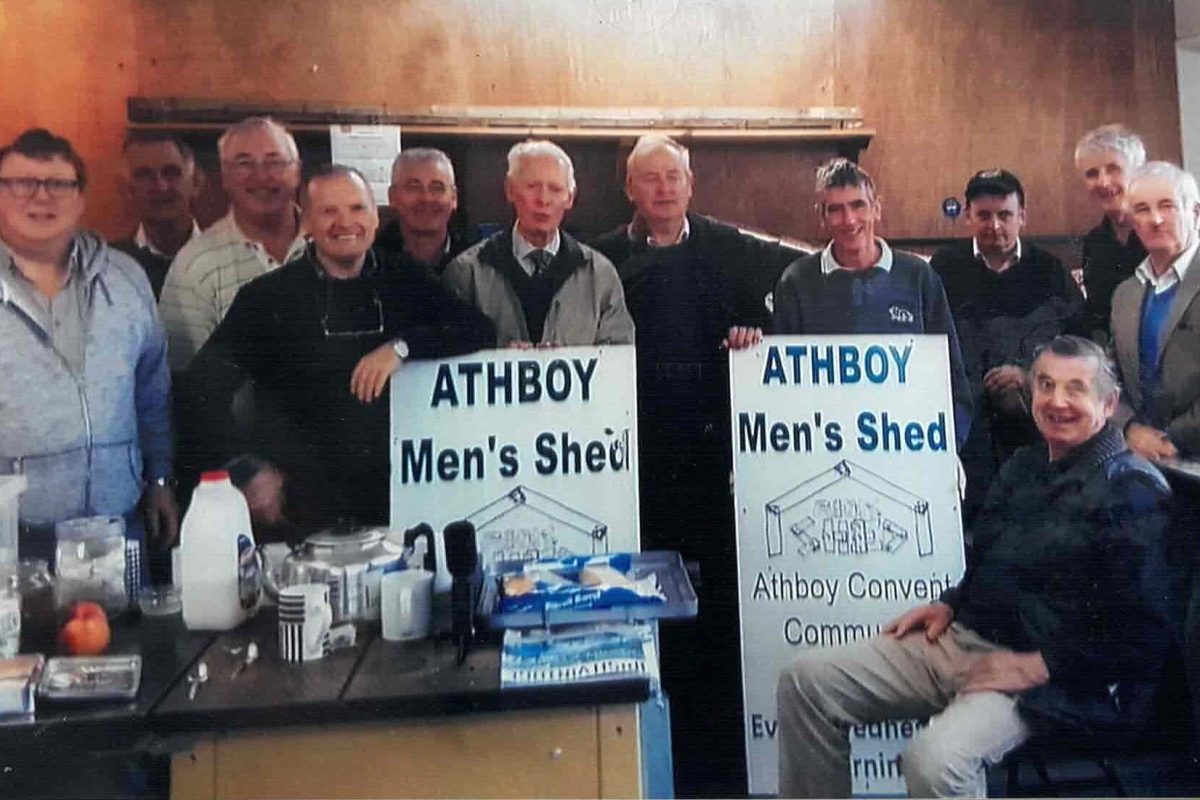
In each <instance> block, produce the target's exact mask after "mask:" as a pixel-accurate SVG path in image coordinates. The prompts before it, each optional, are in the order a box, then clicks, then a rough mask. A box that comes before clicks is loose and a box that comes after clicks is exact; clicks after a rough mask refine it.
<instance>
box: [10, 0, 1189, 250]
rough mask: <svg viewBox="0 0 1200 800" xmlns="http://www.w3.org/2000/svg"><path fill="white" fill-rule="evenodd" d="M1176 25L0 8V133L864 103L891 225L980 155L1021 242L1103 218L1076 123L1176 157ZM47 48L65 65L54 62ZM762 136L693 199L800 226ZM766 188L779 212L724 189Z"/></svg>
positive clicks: (935, 225) (801, 172)
mask: <svg viewBox="0 0 1200 800" xmlns="http://www.w3.org/2000/svg"><path fill="white" fill-rule="evenodd" d="M1172 25H1173V14H1172V5H1171V3H1170V2H1169V0H1125V1H1124V2H1120V3H1114V2H1110V0H1005V2H996V0H791V1H790V2H789V1H788V0H691V1H690V2H680V0H572V1H571V2H561V1H560V0H339V2H336V3H328V2H317V1H316V0H258V2H254V3H246V2H243V0H171V2H163V1H162V0H91V2H88V3H78V2H69V0H25V2H21V3H4V4H3V6H0V31H2V32H3V37H4V40H5V41H4V47H3V48H0V66H4V67H6V68H7V69H6V70H5V72H4V74H6V75H14V74H18V75H22V81H21V83H20V85H18V86H15V87H14V85H13V84H12V83H11V82H6V85H5V88H4V89H3V90H0V91H2V92H3V100H2V101H0V103H2V105H0V110H2V111H5V112H6V113H5V114H4V115H3V117H0V120H2V121H0V132H2V131H8V132H15V130H16V129H18V128H20V127H24V126H25V125H26V124H29V123H32V122H36V121H38V120H39V119H40V120H46V121H48V123H50V124H57V125H58V126H59V127H60V128H63V129H64V130H65V131H66V132H67V133H69V134H72V133H73V134H74V135H75V138H78V139H80V143H81V146H83V147H84V150H85V154H87V155H88V156H89V157H90V159H91V160H92V161H93V162H98V160H100V159H103V157H104V156H107V155H109V154H110V153H111V152H112V150H113V149H114V148H115V145H116V144H117V143H118V142H119V140H120V136H121V130H120V122H119V120H120V111H119V104H120V101H121V100H123V98H124V96H125V95H126V94H130V93H138V94H142V95H150V96H163V95H175V96H187V97H195V98H225V99H230V100H241V101H255V100H258V101H268V102H273V103H293V102H294V103H300V102H304V101H320V102H339V103H344V104H347V105H364V106H387V107H391V108H411V107H420V106H428V105H437V104H441V105H455V104H459V105H462V104H472V105H493V104H499V105H532V106H536V105H548V106H559V105H564V106H589V105H592V106H594V105H608V106H636V105H655V106H675V107H687V106H714V105H748V106H810V105H857V106H860V107H861V108H862V109H863V111H864V114H865V117H866V121H867V124H868V125H869V126H871V127H873V128H876V129H877V130H878V132H879V133H878V136H877V137H876V139H875V140H874V142H873V144H872V145H871V147H870V149H869V150H868V151H867V152H866V153H865V154H864V162H865V163H866V164H867V166H868V167H870V168H871V169H872V170H873V171H874V172H875V173H876V175H877V177H878V179H879V183H880V186H881V192H882V194H883V195H884V199H885V208H884V225H883V230H884V232H885V233H887V234H888V235H890V236H893V237H898V238H911V237H940V236H948V235H954V234H956V233H957V232H959V230H960V229H959V228H957V227H955V226H953V225H952V224H951V223H949V222H947V221H945V220H943V219H942V218H941V215H940V213H939V207H940V202H941V199H942V198H943V197H946V196H949V195H958V194H960V193H961V191H962V186H963V183H964V182H965V178H966V177H967V175H969V174H970V172H972V171H974V170H976V169H981V168H984V167H989V166H996V165H1003V166H1006V167H1009V168H1011V169H1013V170H1014V171H1017V172H1018V173H1019V174H1020V175H1021V176H1022V178H1023V179H1024V180H1025V182H1026V183H1027V185H1028V187H1029V195H1030V202H1031V225H1030V229H1031V233H1034V234H1046V235H1052V234H1065V233H1073V232H1078V231H1080V230H1083V229H1085V228H1086V227H1088V226H1089V224H1090V223H1091V222H1092V218H1093V217H1094V216H1095V214H1094V212H1093V211H1092V210H1091V208H1090V207H1089V206H1088V205H1087V201H1086V198H1085V197H1084V196H1083V193H1082V191H1081V190H1080V188H1079V187H1078V185H1077V184H1078V182H1077V179H1076V178H1075V176H1074V175H1073V170H1072V164H1071V152H1070V151H1071V145H1072V144H1073V142H1074V140H1075V139H1076V137H1078V135H1079V134H1080V133H1082V132H1083V131H1084V130H1086V129H1087V128H1088V127H1091V126H1093V125H1096V124H1100V123H1103V122H1110V121H1124V122H1127V123H1129V124H1131V125H1133V126H1134V127H1135V128H1137V129H1139V130H1140V131H1141V132H1142V133H1143V134H1144V135H1145V137H1146V139H1147V141H1148V144H1149V146H1150V149H1151V152H1152V153H1153V154H1154V155H1157V156H1159V157H1165V158H1168V159H1177V158H1178V157H1179V154H1180V141H1179V109H1178V99H1177V93H1176V86H1175V62H1174V48H1173V36H1172V33H1171V32H1172ZM131 27H132V30H131ZM64 40H65V41H64ZM47 41H55V42H60V41H61V42H63V44H62V45H61V46H58V47H56V48H55V52H68V53H70V54H71V57H70V58H57V57H50V56H48V55H46V53H47V52H48V51H47V50H46V49H44V43H45V42H47ZM26 76H29V77H28V78H26ZM26 87H28V88H26ZM766 150H767V151H772V152H775V153H777V154H778V155H779V156H780V158H781V159H784V163H783V165H782V166H780V167H779V168H776V169H772V168H769V167H768V168H766V169H763V168H762V166H761V163H760V162H759V161H758V160H757V159H758V156H748V157H747V158H748V159H749V162H750V163H751V168H749V169H747V170H741V169H737V168H725V169H721V171H720V172H719V175H720V178H719V179H717V180H714V177H715V176H714V175H706V174H703V173H700V174H698V176H697V177H698V181H699V186H700V187H705V188H704V191H701V190H700V189H698V198H697V206H698V207H701V208H705V207H706V206H707V210H711V211H714V212H716V213H722V212H723V210H724V209H725V208H726V207H729V206H731V207H732V210H733V211H734V212H736V213H738V214H742V213H746V214H753V215H754V216H753V218H738V217H734V221H737V222H741V223H743V224H747V225H754V226H757V227H764V228H772V227H776V226H779V225H786V226H787V227H785V228H783V229H779V230H778V232H779V233H788V234H791V235H795V236H804V235H808V234H810V233H811V223H804V224H802V223H801V222H800V220H801V217H797V216H796V215H795V214H794V213H793V212H792V208H791V207H792V205H793V201H794V200H796V199H800V200H801V201H802V202H801V203H800V205H807V199H810V198H807V193H808V192H809V191H810V190H809V188H808V185H809V184H810V182H811V175H810V174H806V173H807V172H808V169H809V166H810V165H809V164H807V163H804V164H801V163H798V162H797V160H796V158H795V157H788V156H786V155H784V154H783V153H782V152H781V151H780V150H778V149H776V148H775V146H773V145H772V146H770V147H768V148H766ZM729 158H730V157H729V156H724V157H722V158H721V159H718V162H717V163H718V164H724V165H726V166H727V167H728V165H729V164H731V163H732V162H730V161H729ZM699 161H704V164H703V166H704V167H705V168H706V169H707V168H709V167H710V162H709V161H708V159H707V158H704V159H698V162H699ZM609 166H611V164H609ZM698 166H700V164H699V163H698ZM607 169H608V166H604V167H603V168H602V169H601V170H600V174H599V175H602V174H604V173H605V171H606V170H607ZM98 171H99V172H100V173H101V175H100V176H99V177H100V181H99V182H98V185H97V187H96V191H95V192H93V193H92V196H93V213H92V217H93V218H95V219H97V220H98V221H100V222H101V223H102V227H105V228H106V230H109V231H113V232H115V231H114V230H113V229H115V228H118V227H119V220H120V214H119V212H118V211H117V210H116V205H117V203H116V201H117V196H116V193H115V182H114V181H115V178H114V177H113V175H114V174H115V173H113V171H112V169H111V168H110V167H108V166H106V165H100V169H99V170H98ZM106 173H107V174H106ZM599 175H598V177H599ZM791 181H795V182H796V183H795V184H794V185H792V184H791V183H790V182H791ZM781 186H784V187H785V188H784V189H783V190H782V192H783V195H784V196H785V199H786V201H787V203H786V204H787V209H786V210H785V209H781V208H780V206H779V205H772V204H771V203H770V202H767V201H765V200H764V201H761V202H760V201H759V200H755V199H752V200H750V201H736V200H732V198H735V197H736V196H737V195H739V194H742V195H747V196H750V197H751V198H756V197H757V198H766V197H770V196H771V195H772V194H773V193H774V194H778V193H780V192H781ZM584 187H585V190H586V191H587V192H588V193H589V194H591V195H592V196H593V197H596V196H599V195H598V193H597V190H596V188H595V187H590V186H588V185H587V184H584ZM714 187H715V188H718V189H719V191H718V192H716V193H715V196H713V197H711V198H710V197H709V196H708V195H707V194H706V192H707V191H708V190H709V188H714ZM603 194H604V196H615V197H617V198H619V197H620V187H619V185H618V186H617V187H615V188H613V189H611V190H610V189H605V190H604V193H603ZM586 196H588V195H585V197H586ZM97 201H98V202H97ZM581 202H582V199H581ZM583 210H585V209H581V211H583ZM764 223H769V224H764Z"/></svg>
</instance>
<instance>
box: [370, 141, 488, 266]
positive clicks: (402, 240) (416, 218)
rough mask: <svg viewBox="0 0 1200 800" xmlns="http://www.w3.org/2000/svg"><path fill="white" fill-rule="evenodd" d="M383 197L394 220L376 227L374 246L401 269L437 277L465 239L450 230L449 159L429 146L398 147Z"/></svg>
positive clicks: (454, 195)
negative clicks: (386, 195) (414, 270)
mask: <svg viewBox="0 0 1200 800" xmlns="http://www.w3.org/2000/svg"><path fill="white" fill-rule="evenodd" d="M388 202H389V203H390V204H391V207H392V211H393V212H395V214H396V219H395V220H393V221H392V222H390V223H388V224H387V225H386V226H384V228H383V229H382V230H381V231H380V232H379V238H378V239H377V240H376V242H375V248H376V250H377V251H378V252H379V254H380V255H381V256H382V257H383V258H385V259H387V260H390V261H392V262H394V263H395V264H396V265H397V266H398V267H399V268H401V269H421V270H423V271H425V272H426V273H427V274H429V275H430V276H431V277H433V278H441V275H442V272H443V270H445V268H446V264H447V263H449V262H450V260H451V259H453V258H454V257H455V256H457V255H458V254H459V253H461V252H462V251H463V250H466V249H467V247H468V246H469V245H470V244H471V243H470V242H467V241H465V239H464V237H463V236H461V235H456V234H454V233H452V232H451V231H450V218H451V216H453V214H454V212H455V210H456V209H457V208H458V189H457V188H456V187H455V185H454V164H453V163H451V161H450V157H449V156H447V155H446V154H445V153H443V152H442V151H441V150H437V149H435V148H432V147H410V148H408V149H406V150H402V151H401V152H400V154H399V155H398V156H396V160H395V162H394V163H393V164H392V185H391V186H390V187H388Z"/></svg>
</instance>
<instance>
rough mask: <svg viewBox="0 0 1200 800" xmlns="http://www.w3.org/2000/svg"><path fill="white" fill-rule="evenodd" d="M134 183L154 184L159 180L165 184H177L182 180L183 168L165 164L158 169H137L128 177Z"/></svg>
mask: <svg viewBox="0 0 1200 800" xmlns="http://www.w3.org/2000/svg"><path fill="white" fill-rule="evenodd" d="M130 177H131V178H132V179H133V182H134V183H141V184H154V183H155V182H156V181H157V180H158V179H159V178H162V179H163V180H164V181H166V182H167V183H178V182H179V181H180V180H182V179H183V167H181V166H179V165H178V164H166V165H164V166H162V167H159V168H158V169H155V168H154V167H138V168H137V169H135V170H134V171H133V173H132V174H131V175H130Z"/></svg>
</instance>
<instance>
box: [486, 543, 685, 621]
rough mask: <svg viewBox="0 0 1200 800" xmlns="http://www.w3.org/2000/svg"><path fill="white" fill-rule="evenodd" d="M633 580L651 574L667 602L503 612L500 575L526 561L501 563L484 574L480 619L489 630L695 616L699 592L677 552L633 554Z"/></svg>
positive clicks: (516, 570) (517, 569) (518, 569)
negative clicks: (654, 576)
mask: <svg viewBox="0 0 1200 800" xmlns="http://www.w3.org/2000/svg"><path fill="white" fill-rule="evenodd" d="M631 555H632V560H631V564H630V570H629V571H630V573H632V574H631V577H632V578H634V579H635V580H636V579H637V578H643V577H645V576H647V575H649V574H651V573H654V574H656V575H657V576H658V586H659V588H660V589H662V591H663V594H664V595H666V598H667V601H666V602H665V603H635V604H632V605H627V606H619V607H616V608H597V609H588V610H578V609H570V608H557V609H545V610H543V611H512V612H508V613H503V612H500V611H499V610H498V609H499V606H500V576H501V575H503V574H504V573H507V572H518V571H520V569H521V567H522V566H523V565H524V564H527V563H529V562H526V561H501V562H499V563H497V564H496V566H495V570H494V571H493V572H489V573H488V574H486V575H484V578H483V586H482V588H481V590H480V592H479V605H478V607H477V616H478V617H479V618H480V619H481V620H482V621H483V622H484V624H485V625H487V626H488V627H489V628H540V627H550V626H551V625H575V624H579V623H587V622H643V621H645V620H651V619H686V618H688V617H694V616H696V608H697V606H698V603H697V601H696V590H695V589H693V588H692V582H691V580H689V579H688V574H687V570H686V569H685V568H684V566H683V558H682V557H681V556H680V555H679V553H676V552H674V551H670V550H654V551H650V552H646V553H632V554H631Z"/></svg>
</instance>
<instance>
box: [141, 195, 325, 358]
mask: <svg viewBox="0 0 1200 800" xmlns="http://www.w3.org/2000/svg"><path fill="white" fill-rule="evenodd" d="M306 241H307V237H306V236H305V234H304V231H303V230H301V229H297V232H296V238H295V239H294V240H293V241H292V243H291V245H289V247H288V252H287V256H286V257H285V258H284V261H285V262H287V261H291V260H292V259H294V258H297V257H298V256H300V255H301V254H302V253H303V252H304V247H305V244H306ZM279 265H280V262H278V261H276V260H275V259H274V258H272V257H271V255H270V254H269V253H268V252H267V250H266V248H265V247H263V246H262V244H261V243H259V242H256V241H254V240H252V239H250V238H248V237H247V236H246V235H245V234H244V233H242V232H241V230H239V229H238V226H237V223H236V222H235V221H234V218H233V211H232V210H230V212H229V213H228V214H226V215H225V216H224V217H222V218H221V219H220V220H218V221H217V222H215V223H214V224H213V225H212V227H210V228H209V229H208V230H206V231H204V232H203V233H202V234H200V235H199V236H197V237H195V238H194V239H192V240H191V241H190V242H188V243H187V245H185V246H184V248H183V249H182V250H180V251H179V254H178V255H177V256H175V260H174V261H173V262H172V263H171V270H170V272H168V273H167V280H166V283H165V284H164V285H163V291H162V298H161V299H160V300H159V306H158V307H159V313H160V315H161V316H162V322H163V327H164V328H166V331H167V348H168V349H167V356H168V358H169V359H170V362H171V370H172V371H174V372H178V371H180V370H184V369H186V368H187V366H188V364H190V363H191V361H192V359H193V358H194V357H195V355H196V353H197V352H199V350H200V348H201V347H203V346H204V343H205V342H206V341H208V337H209V336H211V335H212V332H213V331H214V330H215V329H216V327H217V325H218V324H220V322H221V320H222V319H224V317H225V314H226V312H228V311H229V307H230V306H231V305H233V298H234V296H235V295H237V291H238V289H240V288H242V286H244V285H245V284H247V283H249V282H250V281H252V280H254V279H255V278H257V277H258V276H259V275H264V274H266V273H268V272H270V271H271V270H274V269H276V268H277V267H279Z"/></svg>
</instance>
